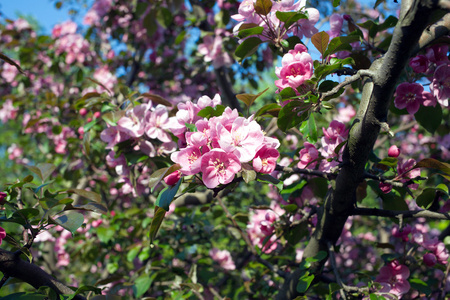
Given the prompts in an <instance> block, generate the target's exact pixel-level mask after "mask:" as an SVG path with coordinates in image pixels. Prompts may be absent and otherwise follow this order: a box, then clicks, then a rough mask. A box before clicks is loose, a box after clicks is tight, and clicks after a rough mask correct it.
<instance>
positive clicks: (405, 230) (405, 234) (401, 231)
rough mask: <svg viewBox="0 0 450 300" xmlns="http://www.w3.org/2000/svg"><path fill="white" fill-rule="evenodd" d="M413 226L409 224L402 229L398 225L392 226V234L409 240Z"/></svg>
mask: <svg viewBox="0 0 450 300" xmlns="http://www.w3.org/2000/svg"><path fill="white" fill-rule="evenodd" d="M411 231H412V227H411V226H410V225H409V224H407V225H406V226H405V227H403V228H402V229H400V228H399V227H398V226H394V227H393V228H392V235H393V236H394V237H397V238H401V239H402V240H403V241H405V242H407V241H408V240H409V237H408V235H409V234H410V233H411Z"/></svg>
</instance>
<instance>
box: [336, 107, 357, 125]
mask: <svg viewBox="0 0 450 300" xmlns="http://www.w3.org/2000/svg"><path fill="white" fill-rule="evenodd" d="M338 112H339V115H338V116H337V118H336V121H339V122H342V123H347V122H350V120H351V119H352V118H353V117H354V116H356V111H355V109H354V108H353V106H351V105H347V106H346V107H340V108H338Z"/></svg>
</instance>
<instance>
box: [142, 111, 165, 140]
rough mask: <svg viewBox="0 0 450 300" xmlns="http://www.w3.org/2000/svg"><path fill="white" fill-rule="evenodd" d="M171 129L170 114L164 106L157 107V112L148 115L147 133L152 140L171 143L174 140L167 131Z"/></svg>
mask: <svg viewBox="0 0 450 300" xmlns="http://www.w3.org/2000/svg"><path fill="white" fill-rule="evenodd" d="M169 128H170V122H169V113H168V111H167V107H166V106H164V105H161V104H159V105H157V106H156V108H155V110H154V111H152V112H150V113H149V114H148V115H147V124H146V126H145V133H146V134H147V136H148V137H149V138H151V139H156V138H157V139H159V140H160V141H161V142H170V141H172V138H171V137H170V134H169V133H168V132H167V131H166V130H169Z"/></svg>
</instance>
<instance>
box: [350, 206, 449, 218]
mask: <svg viewBox="0 0 450 300" xmlns="http://www.w3.org/2000/svg"><path fill="white" fill-rule="evenodd" d="M350 215H352V216H356V215H358V216H374V217H388V218H399V219H407V218H426V219H437V220H450V214H449V213H439V212H435V211H431V210H401V211H394V210H386V209H378V208H364V207H357V208H354V209H353V210H352V211H351V212H350Z"/></svg>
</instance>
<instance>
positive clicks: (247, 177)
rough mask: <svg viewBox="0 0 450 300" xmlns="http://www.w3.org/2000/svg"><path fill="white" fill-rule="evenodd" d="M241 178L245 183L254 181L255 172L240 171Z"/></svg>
mask: <svg viewBox="0 0 450 300" xmlns="http://www.w3.org/2000/svg"><path fill="white" fill-rule="evenodd" d="M242 178H243V179H244V181H245V183H249V182H251V181H254V180H255V179H256V172H255V171H254V170H245V169H242Z"/></svg>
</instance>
